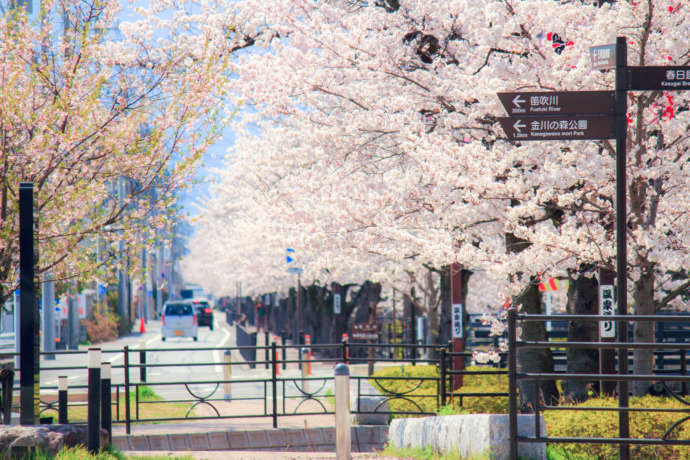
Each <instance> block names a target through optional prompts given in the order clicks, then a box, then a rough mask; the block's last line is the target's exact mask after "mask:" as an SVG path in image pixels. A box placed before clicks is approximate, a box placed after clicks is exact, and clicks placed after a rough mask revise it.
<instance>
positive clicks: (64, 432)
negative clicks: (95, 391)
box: [0, 424, 108, 457]
mask: <svg viewBox="0 0 690 460" xmlns="http://www.w3.org/2000/svg"><path fill="white" fill-rule="evenodd" d="M87 434H88V428H87V426H86V425H72V424H63V425H60V424H55V425H34V426H20V425H2V426H0V457H1V456H2V455H5V454H8V455H9V454H11V453H15V454H21V453H28V452H31V451H33V450H36V449H40V450H42V451H44V452H46V453H49V454H56V453H57V452H58V451H60V450H62V449H64V448H66V447H75V446H78V445H85V444H86V443H87ZM100 434H101V439H100V442H101V445H102V446H105V445H106V444H107V443H108V432H107V431H105V430H101V433H100Z"/></svg>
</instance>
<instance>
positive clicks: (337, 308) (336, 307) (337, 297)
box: [333, 294, 342, 315]
mask: <svg viewBox="0 0 690 460" xmlns="http://www.w3.org/2000/svg"><path fill="white" fill-rule="evenodd" d="M341 311H342V307H341V305H340V294H334V295H333V313H334V314H336V315H339V314H340V312H341Z"/></svg>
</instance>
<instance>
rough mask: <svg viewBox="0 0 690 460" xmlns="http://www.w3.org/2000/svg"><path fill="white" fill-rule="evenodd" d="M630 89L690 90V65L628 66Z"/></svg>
mask: <svg viewBox="0 0 690 460" xmlns="http://www.w3.org/2000/svg"><path fill="white" fill-rule="evenodd" d="M628 89H629V90H630V91H644V90H667V91H678V90H690V66H645V67H628Z"/></svg>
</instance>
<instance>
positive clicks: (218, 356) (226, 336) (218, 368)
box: [213, 328, 230, 372]
mask: <svg viewBox="0 0 690 460" xmlns="http://www.w3.org/2000/svg"><path fill="white" fill-rule="evenodd" d="M229 338H230V329H229V328H223V339H222V340H221V341H220V344H219V345H220V346H221V347H222V346H223V345H225V342H227V341H228V339H229ZM213 355H214V359H215V361H216V362H217V363H219V362H221V360H222V359H223V355H222V354H221V353H220V350H214V352H213ZM213 369H214V370H215V371H216V372H223V368H222V367H221V365H220V364H216V365H215V366H213Z"/></svg>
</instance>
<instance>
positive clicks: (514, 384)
mask: <svg viewBox="0 0 690 460" xmlns="http://www.w3.org/2000/svg"><path fill="white" fill-rule="evenodd" d="M555 319H558V320H567V321H596V322H599V321H616V322H619V323H620V324H621V325H624V326H623V327H621V328H620V330H621V333H620V334H619V338H618V339H617V340H618V341H616V342H572V341H565V342H551V341H534V340H532V341H529V340H519V337H518V328H519V325H520V324H522V323H524V322H534V321H537V322H543V321H549V320H555ZM640 321H655V322H659V321H669V322H678V321H687V316H673V315H661V316H659V315H647V316H643V315H632V316H631V315H619V316H601V315H535V314H520V313H517V312H516V311H515V310H514V309H511V310H510V311H509V312H508V347H509V356H508V382H509V385H508V393H509V419H510V458H511V459H517V458H518V457H517V452H518V443H520V442H525V443H544V442H547V443H586V444H602V443H603V444H618V445H619V456H620V458H621V459H622V460H627V459H629V458H630V446H631V445H632V444H647V445H690V440H681V439H673V438H672V437H671V435H672V433H673V432H674V430H676V429H677V428H678V427H679V426H680V425H682V424H683V423H685V422H687V421H688V420H690V401H688V400H686V399H684V398H683V397H682V394H679V393H682V391H681V392H678V391H676V390H675V389H674V388H672V386H670V385H668V383H670V382H681V383H682V385H683V387H682V388H683V390H685V389H686V388H687V383H688V382H690V376H687V375H683V374H685V371H686V366H685V365H684V363H685V355H686V353H687V351H688V350H689V349H690V343H650V342H644V343H641V342H626V341H620V337H628V334H627V329H628V327H627V325H628V323H632V324H635V323H637V322H640ZM556 347H558V348H566V349H599V350H605V349H615V350H617V352H618V353H617V359H616V363H617V369H618V372H617V373H592V374H576V373H567V372H562V371H560V372H522V371H521V370H520V369H519V368H518V363H517V354H518V350H519V349H521V348H532V349H544V348H546V349H553V348H556ZM640 349H646V350H656V351H657V352H665V353H675V354H676V355H678V354H680V362H681V369H680V372H677V373H674V374H669V373H668V372H664V369H661V372H659V370H658V369H657V371H656V372H655V373H654V374H651V375H635V374H633V373H631V372H629V370H628V365H629V359H630V357H629V351H632V350H640ZM666 371H668V369H666ZM546 380H579V381H587V382H589V381H600V382H617V391H616V394H617V399H618V407H615V408H611V407H586V408H578V407H573V406H556V405H554V404H547V403H545V402H544V401H543V398H537V400H536V404H535V407H534V413H535V417H534V421H535V422H534V423H535V431H534V436H518V412H519V410H518V398H519V395H518V382H519V381H531V382H533V383H534V385H535V388H536V389H537V391H536V394H537V395H538V394H539V391H538V385H539V382H541V381H546ZM634 381H641V382H649V383H650V384H654V383H656V384H659V385H661V386H662V387H663V388H664V389H665V391H667V392H668V394H669V395H670V396H671V397H673V398H675V399H676V400H678V401H680V402H681V403H683V404H684V405H685V406H686V409H669V408H653V407H650V408H631V407H629V406H630V404H629V402H630V401H629V397H630V391H629V384H630V382H634ZM557 410H580V411H582V410H586V411H616V412H618V434H617V436H615V437H610V438H603V437H601V438H592V437H550V436H546V435H545V436H542V434H541V433H542V431H541V426H540V423H541V421H540V414H542V413H543V412H545V411H557ZM637 411H646V412H677V413H678V416H679V417H680V418H679V419H678V420H677V421H676V422H674V423H672V424H671V425H670V426H669V427H668V428H667V430H666V431H665V433H663V434H662V435H661V436H659V437H657V438H633V437H631V436H630V414H631V413H633V412H637Z"/></svg>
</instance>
